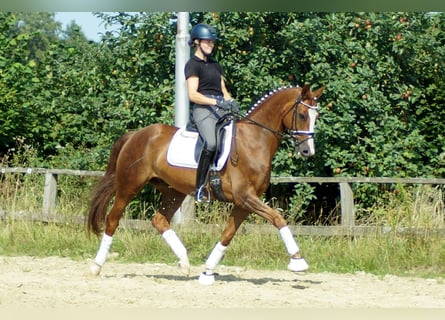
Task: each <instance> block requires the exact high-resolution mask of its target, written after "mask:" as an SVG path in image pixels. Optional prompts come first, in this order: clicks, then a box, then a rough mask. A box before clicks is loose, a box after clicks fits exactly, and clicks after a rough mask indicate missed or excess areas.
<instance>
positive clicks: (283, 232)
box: [243, 196, 309, 272]
mask: <svg viewBox="0 0 445 320" xmlns="http://www.w3.org/2000/svg"><path fill="white" fill-rule="evenodd" d="M243 205H244V206H245V207H246V208H247V209H248V210H251V211H252V212H255V213H256V214H258V215H260V216H261V217H263V218H265V219H266V220H268V221H269V222H271V223H272V224H273V225H274V226H275V227H276V228H277V229H278V230H279V232H280V236H281V239H282V240H283V242H284V245H285V247H286V250H287V252H288V253H289V255H290V262H289V264H288V266H287V267H288V269H289V270H291V271H294V272H303V271H306V270H307V269H308V268H309V266H308V264H307V262H306V260H305V259H304V258H303V257H302V256H301V253H300V248H299V246H298V244H297V242H296V240H295V239H294V236H293V235H292V232H291V231H290V229H289V227H288V225H287V222H286V220H285V219H284V218H283V216H282V215H281V214H280V213H279V212H278V211H276V210H274V209H272V208H271V207H269V206H268V205H267V204H265V203H264V202H262V201H261V200H260V199H259V198H258V197H256V196H250V197H246V198H245V199H244V201H243Z"/></svg>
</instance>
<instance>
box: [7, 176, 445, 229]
mask: <svg viewBox="0 0 445 320" xmlns="http://www.w3.org/2000/svg"><path fill="white" fill-rule="evenodd" d="M0 173H1V174H6V173H16V174H17V173H23V174H43V175H45V185H44V191H43V193H44V194H43V204H42V217H52V218H53V219H54V220H59V219H57V218H56V200H57V176H58V175H75V176H91V177H99V176H102V175H103V174H104V171H87V170H70V169H46V168H23V167H15V168H11V167H2V168H0ZM271 183H274V184H277V183H320V184H322V183H338V184H339V187H340V209H341V220H340V222H341V224H340V225H339V226H293V229H294V230H295V232H298V233H299V234H307V235H311V234H319V235H355V234H364V233H367V232H387V231H388V230H389V229H388V228H387V227H382V228H375V227H363V226H356V225H355V208H354V193H353V191H352V184H353V183H384V184H431V185H445V179H435V178H387V177H373V178H370V177H271ZM33 219H38V218H36V217H35V215H34V218H33ZM46 219H47V218H46ZM123 225H124V226H127V227H133V228H150V227H149V224H148V223H146V222H145V221H139V220H131V219H127V220H125V221H123ZM182 227H184V226H182ZM194 228H196V226H194ZM255 228H256V229H259V228H257V226H255ZM250 229H251V227H249V226H246V227H244V229H242V230H250ZM263 229H265V230H268V227H265V228H262V229H261V230H263ZM399 231H401V232H402V231H403V229H400V230H399ZM438 232H440V233H443V234H444V235H445V230H438Z"/></svg>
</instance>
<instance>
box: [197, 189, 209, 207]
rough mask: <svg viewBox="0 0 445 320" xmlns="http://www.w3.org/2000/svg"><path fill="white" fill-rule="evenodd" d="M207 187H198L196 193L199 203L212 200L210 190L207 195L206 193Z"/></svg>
mask: <svg viewBox="0 0 445 320" xmlns="http://www.w3.org/2000/svg"><path fill="white" fill-rule="evenodd" d="M206 190H207V189H206V187H205V186H204V185H203V186H200V187H199V188H198V189H196V193H195V200H196V202H198V203H203V202H207V203H209V202H210V192H209V191H208V194H207V196H206V195H205V191H206Z"/></svg>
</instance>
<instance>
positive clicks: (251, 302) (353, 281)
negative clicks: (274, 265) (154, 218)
mask: <svg viewBox="0 0 445 320" xmlns="http://www.w3.org/2000/svg"><path fill="white" fill-rule="evenodd" d="M89 264H90V261H73V260H70V259H67V258H60V257H49V258H33V257H2V256H0V308H1V307H22V306H23V307H28V308H33V307H35V308H42V306H44V307H45V308H66V307H82V308H85V307H86V308H89V307H91V308H96V307H103V306H111V307H117V308H132V307H147V308H169V309H176V308H207V309H208V308H413V309H415V308H445V280H444V279H421V278H412V277H410V278H405V277H395V276H385V277H377V276H374V275H370V274H366V273H362V272H359V273H355V274H333V273H310V272H308V273H306V274H303V275H299V274H294V273H292V272H290V271H287V270H279V271H258V270H246V269H242V268H237V267H224V266H219V267H218V269H217V271H218V273H219V275H218V277H217V278H216V282H215V283H214V284H213V285H209V286H205V285H200V284H199V283H198V280H197V278H198V276H199V274H200V273H201V272H202V270H203V268H202V266H194V267H192V270H191V271H192V273H191V276H190V277H186V276H183V275H181V274H180V273H179V270H178V269H177V267H176V266H171V265H165V264H135V263H127V264H124V263H118V262H113V261H110V262H107V263H106V264H105V266H104V268H103V270H102V273H101V275H100V276H98V277H91V276H89V275H88V267H89Z"/></svg>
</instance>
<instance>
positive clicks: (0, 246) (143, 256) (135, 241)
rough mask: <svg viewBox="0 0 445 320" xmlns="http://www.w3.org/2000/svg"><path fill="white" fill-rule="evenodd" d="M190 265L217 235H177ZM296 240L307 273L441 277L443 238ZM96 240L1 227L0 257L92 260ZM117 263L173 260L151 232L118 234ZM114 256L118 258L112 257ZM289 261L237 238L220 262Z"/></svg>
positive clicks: (266, 246)
mask: <svg viewBox="0 0 445 320" xmlns="http://www.w3.org/2000/svg"><path fill="white" fill-rule="evenodd" d="M178 234H179V235H180V237H181V238H182V240H183V242H184V244H185V245H186V247H187V248H188V251H189V256H190V261H191V263H192V264H194V265H201V264H203V263H204V261H205V259H206V257H207V255H208V254H209V253H210V251H211V250H212V248H213V246H214V244H215V243H216V241H218V238H219V233H216V232H215V233H196V232H191V233H190V232H189V233H182V232H180V231H178ZM297 240H298V242H299V244H300V247H301V248H302V251H303V253H304V255H305V257H306V259H307V260H308V262H309V264H310V266H311V272H324V271H329V272H336V273H354V272H357V271H364V272H369V273H373V274H377V275H384V274H393V275H402V276H404V275H415V276H420V277H445V239H443V238H440V237H434V236H430V237H428V238H424V237H412V236H400V235H397V234H386V235H373V236H361V237H355V238H351V237H339V236H335V237H315V236H301V237H297ZM98 245H99V239H98V238H97V237H95V236H89V235H88V234H87V232H86V230H85V228H84V227H83V226H81V225H68V224H67V225H56V224H51V223H50V224H45V223H37V222H26V221H1V222H0V254H1V255H7V256H20V255H27V256H36V257H45V256H61V257H69V258H72V259H74V260H84V259H92V258H94V256H95V253H96V250H97V248H98ZM111 251H112V252H113V253H115V255H113V256H115V257H114V258H113V259H115V260H118V261H121V262H138V263H144V262H157V263H167V264H175V263H176V257H175V256H174V255H173V253H172V252H171V251H170V249H169V248H168V246H167V245H166V243H165V242H164V240H163V239H162V237H160V236H159V235H158V234H156V233H155V232H153V231H135V230H128V229H118V231H117V233H116V234H115V237H114V242H113V247H112V250H111ZM116 253H117V254H116ZM288 259H289V258H288V256H287V254H286V250H285V248H284V245H283V243H282V242H281V239H280V238H279V235H278V233H277V234H266V235H264V234H256V233H252V234H238V235H236V236H235V238H234V239H233V241H232V244H231V245H230V247H229V250H228V251H227V253H226V256H225V257H224V260H223V261H222V262H221V263H222V264H224V265H228V266H240V267H246V268H253V269H264V270H273V269H285V268H286V265H287V263H288Z"/></svg>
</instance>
